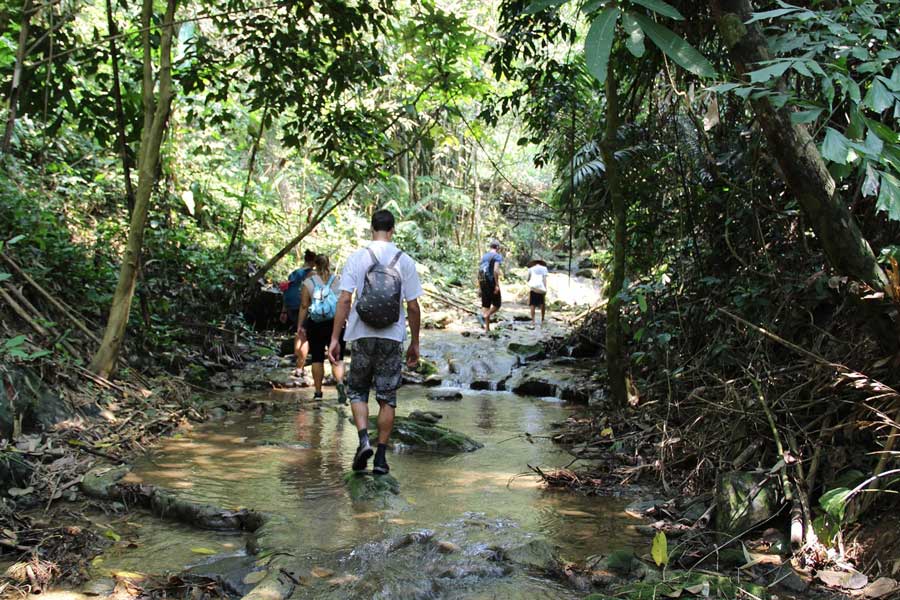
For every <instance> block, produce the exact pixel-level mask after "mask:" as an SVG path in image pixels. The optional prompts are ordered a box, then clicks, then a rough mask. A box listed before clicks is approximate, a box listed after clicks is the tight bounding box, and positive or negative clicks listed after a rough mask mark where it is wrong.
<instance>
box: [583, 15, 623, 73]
mask: <svg viewBox="0 0 900 600" xmlns="http://www.w3.org/2000/svg"><path fill="white" fill-rule="evenodd" d="M618 19H619V9H618V8H614V7H610V8H607V9H605V10H604V11H603V12H601V13H600V14H599V15H597V18H596V19H594V20H593V21H592V22H591V28H590V30H588V34H587V37H586V38H585V40H584V54H585V63H586V64H587V70H588V72H589V73H590V74H591V75H593V76H594V78H596V79H597V81H599V82H600V83H604V82H605V81H606V72H607V69H608V67H609V53H610V51H611V50H612V43H613V38H614V37H615V34H616V21H618Z"/></svg>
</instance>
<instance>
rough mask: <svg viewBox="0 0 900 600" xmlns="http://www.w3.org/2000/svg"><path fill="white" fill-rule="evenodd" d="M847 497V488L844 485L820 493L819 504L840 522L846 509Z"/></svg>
mask: <svg viewBox="0 0 900 600" xmlns="http://www.w3.org/2000/svg"><path fill="white" fill-rule="evenodd" d="M849 497H850V490H849V489H847V488H845V487H840V488H835V489H833V490H829V491H827V492H825V493H824V494H822V496H821V497H820V498H819V505H820V506H821V507H822V508H823V509H825V512H826V513H828V515H829V516H830V517H832V518H833V519H834V520H835V521H838V522H841V521H843V520H844V514H845V513H846V511H847V500H848V498H849Z"/></svg>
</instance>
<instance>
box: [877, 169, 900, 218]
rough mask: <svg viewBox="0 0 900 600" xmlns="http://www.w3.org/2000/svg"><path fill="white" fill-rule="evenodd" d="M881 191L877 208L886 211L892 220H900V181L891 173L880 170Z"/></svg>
mask: <svg viewBox="0 0 900 600" xmlns="http://www.w3.org/2000/svg"><path fill="white" fill-rule="evenodd" d="M879 174H880V175H881V193H879V194H878V202H877V203H876V204H875V208H876V210H879V211H882V210H883V211H884V212H886V213H887V214H888V218H889V219H891V220H892V221H900V181H898V180H897V178H896V177H894V176H893V175H891V174H890V173H885V172H884V171H879Z"/></svg>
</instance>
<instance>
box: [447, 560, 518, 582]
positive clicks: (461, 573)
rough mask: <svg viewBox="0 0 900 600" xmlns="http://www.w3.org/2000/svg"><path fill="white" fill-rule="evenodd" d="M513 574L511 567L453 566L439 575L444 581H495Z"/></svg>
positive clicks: (483, 565) (476, 564)
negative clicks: (494, 579)
mask: <svg viewBox="0 0 900 600" xmlns="http://www.w3.org/2000/svg"><path fill="white" fill-rule="evenodd" d="M510 572H511V569H510V568H509V567H504V566H498V565H485V564H478V563H474V564H468V565H453V566H452V567H449V568H447V569H444V570H443V571H441V572H440V573H438V577H440V578H442V579H493V578H496V577H504V576H506V575H508V574H509V573H510Z"/></svg>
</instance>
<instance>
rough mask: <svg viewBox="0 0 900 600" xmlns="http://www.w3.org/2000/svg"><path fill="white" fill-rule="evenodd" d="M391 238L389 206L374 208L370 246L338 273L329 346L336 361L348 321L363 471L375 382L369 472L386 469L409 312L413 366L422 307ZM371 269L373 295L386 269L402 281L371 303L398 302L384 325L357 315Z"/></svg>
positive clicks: (414, 278) (358, 459) (356, 462)
mask: <svg viewBox="0 0 900 600" xmlns="http://www.w3.org/2000/svg"><path fill="white" fill-rule="evenodd" d="M393 237H394V215H393V214H391V212H390V211H387V210H378V211H376V212H375V214H373V215H372V242H371V243H370V244H369V246H368V247H366V248H361V249H360V250H357V251H356V252H354V253H353V254H352V255H350V258H348V259H347V262H346V264H345V265H344V269H343V271H342V272H341V295H340V298H338V304H337V311H336V314H335V318H334V330H333V332H332V334H331V346H330V347H329V350H328V352H329V356H330V357H331V359H332V360H337V359H338V357H339V351H340V331H341V328H342V327H343V326H344V323H345V322H346V323H347V329H346V331H345V333H344V337H345V339H346V340H347V341H348V342H350V344H351V351H352V353H351V359H352V360H351V362H350V369H349V372H348V373H347V378H346V385H347V397H348V398H349V399H350V408H351V410H352V411H353V420H354V423H355V424H356V428H357V430H358V431H359V447H358V448H357V449H356V455H355V456H354V458H353V470H354V471H364V470H365V469H366V466H367V464H368V461H369V458H370V457H371V456H372V454H373V450H372V446H371V444H370V442H369V432H368V425H369V405H368V402H369V390H370V389H371V388H372V387H374V388H375V400H376V401H377V402H378V405H379V411H378V449H377V451H376V452H375V460H374V463H373V466H372V472H373V473H375V474H376V475H383V474H386V473H388V472H389V471H390V468H389V467H388V464H387V458H386V456H385V451H386V449H387V443H388V439H389V438H390V435H391V431H392V430H393V428H394V410H395V408H396V406H397V388H399V387H400V382H401V372H402V370H403V342H404V340H405V339H406V321H407V317H408V319H409V331H410V343H409V347H408V348H407V350H406V364H407V366H409V367H410V368H413V367H415V366H416V364H417V363H418V362H419V325H420V322H421V310H420V308H419V302H418V300H417V298H418V297H419V296H421V295H422V294H423V293H424V291H423V290H422V284H421V282H420V281H419V275H418V273H416V263H415V261H413V259H412V258H410V257H409V256H407V255H406V254H404V253H402V252H401V251H400V250H399V249H398V248H397V246H395V245H394V244H393V242H392V241H391V240H392V239H393ZM374 268H378V269H379V270H380V272H381V276H382V279H380V280H378V281H375V284H376V285H374V286H372V287H373V288H375V289H374V290H373V297H376V296H378V295H379V294H384V293H385V286H384V285H382V284H384V283H385V281H386V280H385V279H384V273H386V272H390V273H393V274H394V275H395V276H396V277H391V276H388V279H389V281H388V282H387V284H388V285H391V284H392V283H394V282H397V281H398V282H399V284H400V289H399V294H398V295H399V297H387V296H385V297H384V300H385V301H384V302H380V303H379V304H376V305H375V310H378V309H379V307H380V306H382V305H390V304H391V299H392V298H393V299H395V300H396V301H397V304H396V307H395V308H393V310H395V311H396V312H395V313H394V314H396V317H395V318H396V320H394V321H392V322H390V323H389V324H388V325H386V326H383V327H373V326H372V325H370V324H369V323H367V322H366V320H365V319H364V318H361V316H360V315H361V314H368V313H366V312H365V311H363V312H362V313H361V312H360V308H361V307H360V299H361V295H363V292H364V290H365V293H366V294H369V288H368V287H366V286H367V281H369V276H370V274H371V273H372V270H373V269H374ZM373 281H374V280H373ZM354 293H355V294H356V298H355V300H354V299H353V295H354ZM364 299H365V298H364ZM379 299H380V300H381V299H382V298H380V297H379ZM401 300H402V301H403V302H406V314H404V311H403V308H402V306H401V305H400V304H401V302H400V301H401ZM351 303H352V310H351ZM364 304H365V303H364ZM392 318H394V317H392Z"/></svg>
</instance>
